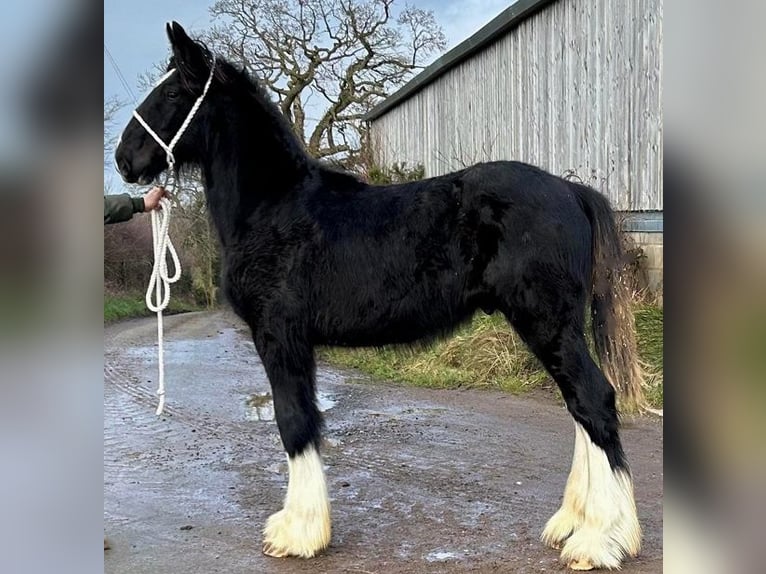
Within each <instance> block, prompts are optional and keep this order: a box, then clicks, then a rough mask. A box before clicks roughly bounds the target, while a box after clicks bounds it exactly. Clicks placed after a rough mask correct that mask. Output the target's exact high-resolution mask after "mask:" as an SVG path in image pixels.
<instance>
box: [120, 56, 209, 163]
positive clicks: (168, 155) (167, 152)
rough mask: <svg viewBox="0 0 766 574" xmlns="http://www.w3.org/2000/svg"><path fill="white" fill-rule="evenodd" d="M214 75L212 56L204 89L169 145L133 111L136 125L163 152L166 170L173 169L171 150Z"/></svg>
mask: <svg viewBox="0 0 766 574" xmlns="http://www.w3.org/2000/svg"><path fill="white" fill-rule="evenodd" d="M214 74H215V56H213V61H212V63H211V64H210V75H209V76H208V78H207V82H205V87H204V88H203V90H202V93H201V94H200V96H199V97H198V98H197V101H196V102H194V105H193V106H192V107H191V109H190V110H189V114H188V115H187V116H186V119H185V120H184V123H182V124H181V127H180V128H178V131H177V132H176V135H175V136H173V139H172V140H170V143H169V144H166V143H165V142H164V141H162V138H160V136H158V135H157V132H155V131H154V130H153V129H152V128H151V127H149V124H148V123H146V120H144V118H142V117H141V114H139V113H138V110H133V117H134V118H136V120H137V121H138V123H139V124H141V125H142V126H143V128H144V129H145V130H146V131H147V133H148V134H149V135H150V136H152V137H153V138H154V141H156V142H157V143H158V144H159V146H160V147H161V148H162V149H164V150H165V159H166V161H167V163H168V169H169V170H171V171H172V169H173V166H174V165H175V163H176V158H175V156H174V155H173V148H175V147H176V144H177V143H178V140H180V139H181V136H182V135H183V134H184V132H185V131H186V128H188V127H189V124H191V122H192V120H193V119H194V116H195V114H196V113H197V110H198V109H199V107H200V106H201V105H202V100H203V99H204V98H205V95H206V94H207V91H208V90H209V89H210V84H211V83H212V82H213V75H214Z"/></svg>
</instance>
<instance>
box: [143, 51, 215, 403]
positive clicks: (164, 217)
mask: <svg viewBox="0 0 766 574" xmlns="http://www.w3.org/2000/svg"><path fill="white" fill-rule="evenodd" d="M171 73H172V71H171V72H168V74H166V75H165V76H164V77H163V78H162V79H161V80H160V82H162V81H164V80H165V79H166V78H167V77H168V76H169V74H171ZM214 74H215V57H213V61H212V63H211V66H210V75H209V76H208V78H207V82H205V87H204V89H203V90H202V94H200V96H199V97H198V98H197V101H195V102H194V105H193V106H192V108H191V110H189V114H188V115H187V116H186V119H185V120H184V123H183V124H181V127H180V128H178V131H177V132H176V135H175V136H173V139H172V140H170V143H169V144H166V143H165V142H164V141H162V138H161V137H160V136H158V135H157V133H156V132H155V131H154V130H153V129H152V128H151V127H149V124H147V123H146V121H144V118H142V117H141V114H139V113H138V110H133V117H134V118H135V119H136V121H138V123H139V124H141V126H143V128H144V129H145V130H146V131H147V133H148V134H149V135H150V136H152V138H154V141H156V142H157V143H158V144H159V146H160V147H161V148H162V149H163V150H165V160H166V161H167V164H168V167H167V173H168V175H167V177H166V178H165V184H164V187H165V188H166V189H167V188H168V187H171V186H172V187H175V161H176V160H175V156H174V155H173V148H175V147H176V144H177V143H178V140H180V139H181V136H182V135H183V133H184V132H185V131H186V128H188V127H189V124H191V121H192V119H193V118H194V115H195V114H196V113H197V110H198V109H199V107H200V106H201V105H202V100H203V99H204V98H205V95H206V94H207V91H208V90H209V89H210V84H211V83H212V82H213V75H214ZM160 206H161V207H162V210H160V212H159V213H158V210H156V209H153V210H152V212H151V217H152V245H153V246H154V266H153V268H152V275H151V277H150V279H149V286H148V287H147V289H146V306H147V307H148V308H149V310H150V311H154V312H155V313H157V362H158V363H159V383H158V387H157V395H158V396H159V397H160V400H159V403H158V405H157V411H156V415H157V416H159V415H161V414H162V410H163V409H164V408H165V354H164V349H163V345H162V339H163V334H164V332H163V323H162V312H163V311H164V310H165V309H166V308H167V306H168V303H169V302H170V285H171V284H173V283H175V282H176V281H178V280H179V279H180V278H181V263H180V261H179V260H178V254H177V253H176V250H175V247H173V243H172V242H171V241H170V237H169V235H168V228H169V227H170V210H171V205H170V200H169V199H167V198H165V197H163V198H162V199H160ZM168 252H170V257H171V258H172V259H173V267H174V269H175V273H173V276H172V277H171V276H169V275H168V264H167V254H168ZM152 292H153V293H152ZM152 294H153V295H154V299H152Z"/></svg>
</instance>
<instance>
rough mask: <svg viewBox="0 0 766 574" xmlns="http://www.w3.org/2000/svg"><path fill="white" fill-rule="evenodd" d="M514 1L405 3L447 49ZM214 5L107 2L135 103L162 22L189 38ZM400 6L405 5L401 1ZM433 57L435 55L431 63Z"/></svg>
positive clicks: (110, 43) (108, 31)
mask: <svg viewBox="0 0 766 574" xmlns="http://www.w3.org/2000/svg"><path fill="white" fill-rule="evenodd" d="M515 1H516V0H409V3H410V4H413V5H415V6H417V7H418V8H423V9H431V10H433V11H434V15H435V17H436V21H437V22H438V23H439V25H441V27H442V29H443V30H444V33H445V35H446V36H447V42H448V45H447V49H450V48H452V47H454V46H455V45H457V44H459V43H460V42H462V41H463V40H465V39H466V38H468V37H469V36H470V35H471V34H473V33H474V32H476V31H477V30H478V29H479V28H481V27H482V26H484V24H486V23H487V22H489V21H490V20H491V19H492V18H494V17H495V16H497V15H498V14H499V13H500V12H501V11H503V10H504V9H505V8H507V7H508V6H510V5H511V4H513V3H514V2H515ZM212 3H213V0H130V1H129V2H126V1H125V0H105V2H104V44H105V45H106V47H107V48H108V49H109V52H110V53H111V55H112V56H113V58H114V60H115V61H116V63H117V66H119V69H120V70H121V71H122V74H123V76H124V77H125V79H126V81H127V82H128V84H129V85H130V88H131V90H132V91H133V93H134V94H135V97H136V98H137V99H138V100H139V101H140V100H141V99H142V98H143V96H144V93H143V92H142V91H141V90H140V89H139V88H138V77H139V76H140V74H142V73H143V72H146V71H148V70H150V69H151V67H152V65H153V64H154V63H156V62H159V61H162V60H164V58H165V57H166V56H167V53H168V43H167V37H166V36H165V23H166V22H168V21H171V20H176V21H178V22H179V23H180V24H181V25H182V26H183V27H184V28H186V30H187V32H190V33H191V34H192V35H193V34H194V32H196V31H201V30H203V29H205V28H207V27H209V26H210V23H211V22H210V15H209V12H208V7H209V6H210V5H211V4H212ZM400 4H401V5H402V6H403V5H404V4H405V2H403V1H402V2H400ZM437 57H438V55H435V56H434V59H435V58H437ZM113 96H117V97H119V98H120V99H121V100H123V101H126V102H127V101H130V96H129V95H128V93H127V90H126V89H125V88H124V87H123V86H122V84H121V83H120V80H119V78H118V76H117V74H116V72H115V70H114V67H113V66H112V64H111V62H110V61H109V59H108V58H107V55H106V53H105V54H104V99H105V100H106V99H108V98H110V97H113ZM130 113H131V108H130V107H129V106H126V107H125V108H123V110H122V111H121V113H120V114H119V116H118V117H117V118H116V125H117V126H118V128H117V129H118V130H121V129H122V127H123V126H124V125H125V123H126V122H127V120H128V118H129V117H130ZM105 175H107V176H109V175H110V174H108V173H107V174H105ZM110 179H111V178H110Z"/></svg>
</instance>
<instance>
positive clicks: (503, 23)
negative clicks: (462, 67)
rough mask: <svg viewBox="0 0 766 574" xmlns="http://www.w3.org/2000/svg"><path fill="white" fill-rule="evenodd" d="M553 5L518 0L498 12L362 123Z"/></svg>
mask: <svg viewBox="0 0 766 574" xmlns="http://www.w3.org/2000/svg"><path fill="white" fill-rule="evenodd" d="M555 1H556V0H519V1H518V2H516V3H515V4H512V5H511V6H509V7H508V8H506V9H505V10H503V11H502V12H500V14H498V15H497V16H496V17H495V18H493V19H492V20H491V21H490V22H489V23H488V24H487V25H486V26H484V27H483V28H481V29H480V30H479V31H478V32H476V33H475V34H474V35H473V36H470V37H469V38H468V39H467V40H464V41H463V42H461V43H460V44H458V45H457V46H455V47H454V48H452V49H451V50H450V51H449V52H447V53H446V54H444V55H443V56H441V57H440V58H438V59H437V60H435V61H434V62H433V63H432V64H431V65H430V66H428V67H427V68H426V69H425V70H423V71H422V72H420V73H419V74H418V75H417V76H415V77H414V78H412V79H411V80H410V81H409V82H407V83H406V84H405V85H404V86H402V87H401V88H400V89H399V90H398V91H396V92H394V93H393V94H391V95H390V96H389V97H387V98H386V99H385V100H383V101H382V102H380V103H379V104H378V105H377V106H375V107H374V108H372V109H371V110H370V111H369V112H367V114H365V116H364V118H363V120H365V121H372V120H374V119H376V118H378V117H380V116H382V115H383V114H384V113H386V112H387V111H388V110H390V109H391V108H393V107H395V106H396V105H397V104H399V103H401V102H402V101H403V100H406V99H407V98H409V97H410V96H411V95H412V94H414V93H415V92H417V91H418V90H420V89H422V88H423V87H425V86H426V85H428V84H430V83H431V82H433V81H434V80H436V79H437V78H438V77H439V76H441V75H442V74H444V72H446V71H447V70H449V69H450V68H452V67H454V66H457V65H458V64H459V63H460V62H462V61H464V60H466V59H467V58H470V57H471V56H472V55H474V54H475V53H476V52H478V51H480V50H482V49H483V48H485V47H487V46H488V45H489V44H491V43H492V42H494V41H495V40H496V39H497V38H499V37H500V36H502V35H503V34H505V33H507V32H508V30H510V29H512V28H514V27H515V26H518V25H519V23H521V22H522V21H524V20H525V19H527V18H528V17H529V16H531V15H532V14H534V13H535V12H537V11H538V10H540V9H541V8H543V7H545V6H546V5H547V4H550V3H551V2H555Z"/></svg>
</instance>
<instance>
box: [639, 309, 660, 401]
mask: <svg viewBox="0 0 766 574" xmlns="http://www.w3.org/2000/svg"><path fill="white" fill-rule="evenodd" d="M636 334H637V335H638V352H639V354H640V355H641V361H642V362H643V363H644V370H645V371H646V400H647V401H648V402H649V405H650V406H652V407H655V408H662V403H663V363H662V350H663V313H662V309H660V308H658V307H652V306H642V307H639V308H638V309H637V310H636Z"/></svg>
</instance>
